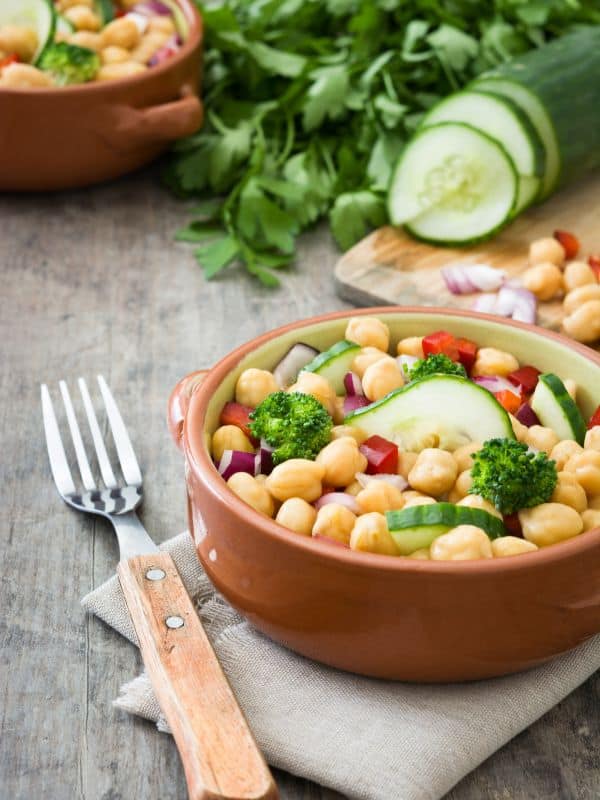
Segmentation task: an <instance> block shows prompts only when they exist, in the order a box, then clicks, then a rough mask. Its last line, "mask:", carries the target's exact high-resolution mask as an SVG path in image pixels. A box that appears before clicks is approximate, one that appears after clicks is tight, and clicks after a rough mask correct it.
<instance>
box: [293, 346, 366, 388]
mask: <svg viewBox="0 0 600 800" xmlns="http://www.w3.org/2000/svg"><path fill="white" fill-rule="evenodd" d="M360 350H361V347H360V345H359V344H356V343H355V342H348V341H346V339H342V340H341V341H340V342H336V343H335V344H334V345H333V346H332V347H330V348H329V350H325V352H323V353H319V355H318V356H316V357H315V358H313V360H312V361H311V362H310V363H309V364H307V365H306V366H305V367H304V368H303V369H302V370H301V372H315V373H316V374H317V375H322V376H323V377H324V378H327V380H328V381H329V383H330V384H331V385H332V386H333V388H334V389H335V393H336V394H344V393H345V391H346V390H345V388H344V376H345V375H346V373H347V372H350V365H351V364H352V362H353V361H354V359H355V358H356V356H357V355H358V354H359V353H360Z"/></svg>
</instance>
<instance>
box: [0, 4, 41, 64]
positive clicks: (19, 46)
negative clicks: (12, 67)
mask: <svg viewBox="0 0 600 800" xmlns="http://www.w3.org/2000/svg"><path fill="white" fill-rule="evenodd" d="M9 17H10V14H9ZM37 48H38V37H37V33H36V32H35V31H34V30H33V29H32V28H25V27H22V26H21V25H1V26H0V50H3V51H4V52H5V53H16V54H17V55H18V56H19V59H20V60H21V61H31V59H32V58H33V57H34V55H35V51H36V50H37Z"/></svg>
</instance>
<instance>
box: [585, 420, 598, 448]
mask: <svg viewBox="0 0 600 800" xmlns="http://www.w3.org/2000/svg"><path fill="white" fill-rule="evenodd" d="M583 446H584V447H585V449H586V450H598V451H600V425H594V427H593V428H590V429H589V431H588V432H587V433H586V434H585V439H584V442H583Z"/></svg>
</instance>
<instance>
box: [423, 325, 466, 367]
mask: <svg viewBox="0 0 600 800" xmlns="http://www.w3.org/2000/svg"><path fill="white" fill-rule="evenodd" d="M422 344H423V354H424V355H425V357H427V356H430V355H436V354H437V353H443V354H444V355H445V356H448V358H451V359H452V361H458V347H457V344H456V339H455V338H454V336H453V335H452V334H451V333H448V331H435V332H434V333H430V334H428V335H427V336H424V337H423V342H422Z"/></svg>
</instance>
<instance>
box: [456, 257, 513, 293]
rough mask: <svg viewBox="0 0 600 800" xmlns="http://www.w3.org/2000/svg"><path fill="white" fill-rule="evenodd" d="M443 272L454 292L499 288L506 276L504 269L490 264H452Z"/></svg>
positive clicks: (484, 290) (485, 290)
mask: <svg viewBox="0 0 600 800" xmlns="http://www.w3.org/2000/svg"><path fill="white" fill-rule="evenodd" d="M441 272H442V278H443V279H444V281H445V283H446V286H447V287H448V289H449V290H450V291H451V292H452V294H471V293H472V292H490V291H493V290H494V289H499V288H500V286H502V283H503V282H504V280H505V278H506V273H505V272H504V271H503V270H501V269H495V268H494V267H490V266H489V265H488V264H450V265H449V266H447V267H443V269H442V270H441Z"/></svg>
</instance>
